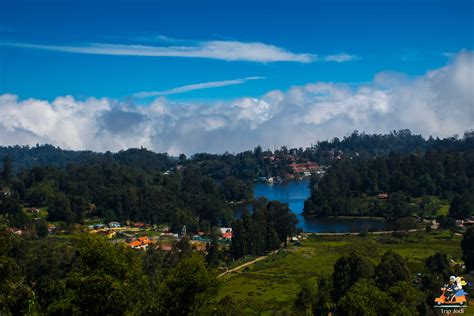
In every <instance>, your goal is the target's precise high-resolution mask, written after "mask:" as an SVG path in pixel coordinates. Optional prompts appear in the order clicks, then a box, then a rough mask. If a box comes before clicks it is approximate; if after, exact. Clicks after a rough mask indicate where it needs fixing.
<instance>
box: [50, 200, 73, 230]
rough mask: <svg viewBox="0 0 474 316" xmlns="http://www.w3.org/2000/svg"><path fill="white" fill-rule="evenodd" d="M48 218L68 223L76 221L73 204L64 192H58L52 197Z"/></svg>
mask: <svg viewBox="0 0 474 316" xmlns="http://www.w3.org/2000/svg"><path fill="white" fill-rule="evenodd" d="M48 220H50V221H64V222H66V223H67V224H71V223H73V222H74V214H73V213H72V210H71V204H70V203H69V200H68V199H67V197H66V195H65V194H64V193H62V192H58V193H57V194H55V196H54V197H53V198H52V200H51V202H50V205H49V207H48Z"/></svg>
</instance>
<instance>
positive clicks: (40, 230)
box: [35, 219, 49, 237]
mask: <svg viewBox="0 0 474 316" xmlns="http://www.w3.org/2000/svg"><path fill="white" fill-rule="evenodd" d="M35 230H36V234H37V235H38V237H46V236H47V235H48V233H49V231H48V223H47V222H46V221H45V220H44V219H40V220H37V221H36V222H35Z"/></svg>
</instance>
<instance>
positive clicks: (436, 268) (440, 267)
mask: <svg viewBox="0 0 474 316" xmlns="http://www.w3.org/2000/svg"><path fill="white" fill-rule="evenodd" d="M425 268H426V270H428V272H430V273H439V274H442V275H443V276H444V277H445V278H448V277H449V276H450V275H451V274H452V273H451V268H450V266H449V261H448V257H447V256H446V254H445V253H442V252H437V253H435V254H434V255H432V256H430V257H428V258H427V259H426V261H425Z"/></svg>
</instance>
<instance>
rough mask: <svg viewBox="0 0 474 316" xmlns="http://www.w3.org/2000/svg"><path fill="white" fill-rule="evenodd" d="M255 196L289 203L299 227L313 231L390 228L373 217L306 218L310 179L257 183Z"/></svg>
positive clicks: (339, 231)
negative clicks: (304, 215)
mask: <svg viewBox="0 0 474 316" xmlns="http://www.w3.org/2000/svg"><path fill="white" fill-rule="evenodd" d="M254 196H255V197H261V196H263V197H266V198H267V199H269V200H278V201H280V202H282V203H288V205H289V207H290V209H291V210H292V211H293V213H295V214H296V217H297V218H298V224H297V226H298V228H302V229H303V231H305V232H311V233H347V232H360V231H366V230H367V231H382V230H387V229H388V223H387V222H386V221H384V220H378V219H371V218H354V219H350V218H321V219H320V218H305V217H303V215H302V213H303V207H304V201H305V200H306V199H307V198H308V197H309V196H310V190H309V180H308V179H306V180H300V181H290V182H285V183H278V184H266V183H256V184H255V187H254Z"/></svg>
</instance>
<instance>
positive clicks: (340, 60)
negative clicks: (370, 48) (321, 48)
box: [323, 53, 359, 63]
mask: <svg viewBox="0 0 474 316" xmlns="http://www.w3.org/2000/svg"><path fill="white" fill-rule="evenodd" d="M358 59H359V57H358V56H356V55H349V54H345V53H342V54H335V55H327V56H325V57H324V58H323V60H324V61H335V62H337V63H343V62H346V61H351V60H358Z"/></svg>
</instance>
